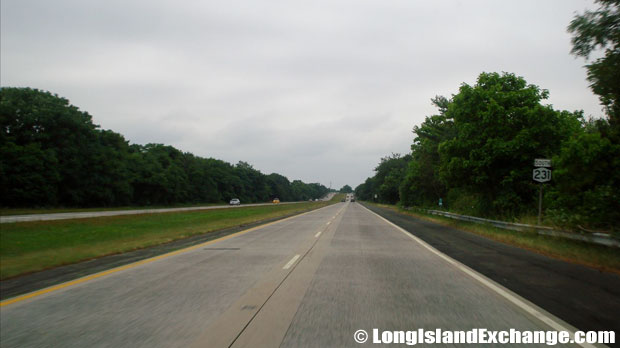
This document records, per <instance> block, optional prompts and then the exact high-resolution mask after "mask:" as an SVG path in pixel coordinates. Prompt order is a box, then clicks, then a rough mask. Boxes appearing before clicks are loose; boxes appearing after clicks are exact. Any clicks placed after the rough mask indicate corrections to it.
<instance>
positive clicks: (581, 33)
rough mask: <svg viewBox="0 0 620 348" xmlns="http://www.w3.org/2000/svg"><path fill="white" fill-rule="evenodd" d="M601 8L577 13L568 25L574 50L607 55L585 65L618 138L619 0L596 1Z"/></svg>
mask: <svg viewBox="0 0 620 348" xmlns="http://www.w3.org/2000/svg"><path fill="white" fill-rule="evenodd" d="M596 3H598V4H600V7H599V9H598V10H596V11H586V12H585V13H584V14H582V15H577V16H575V18H574V19H573V20H572V21H571V23H570V25H569V26H568V31H569V32H570V33H572V34H573V38H572V43H573V48H572V51H571V53H573V54H574V55H576V56H581V57H585V58H586V59H588V58H589V56H590V54H592V52H594V51H596V50H604V55H603V56H602V57H600V58H597V59H596V60H594V61H593V62H592V63H590V64H588V65H586V68H587V70H588V81H590V87H591V88H592V91H593V92H594V93H595V94H597V95H598V96H599V99H600V101H601V103H602V104H603V106H604V107H605V110H606V113H607V115H608V116H609V121H610V125H611V127H612V129H613V133H614V138H615V141H616V142H618V138H619V137H620V130H619V128H620V120H619V118H620V1H618V0H596Z"/></svg>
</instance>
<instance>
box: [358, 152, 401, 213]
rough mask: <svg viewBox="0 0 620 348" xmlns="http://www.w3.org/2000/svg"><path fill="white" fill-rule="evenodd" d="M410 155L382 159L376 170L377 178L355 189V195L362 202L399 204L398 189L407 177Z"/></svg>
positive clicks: (396, 155) (370, 179) (397, 155)
mask: <svg viewBox="0 0 620 348" xmlns="http://www.w3.org/2000/svg"><path fill="white" fill-rule="evenodd" d="M410 160H411V156H410V155H405V156H401V155H400V154H392V155H391V156H386V157H384V158H382V159H381V162H380V163H379V165H377V167H376V168H375V172H376V174H375V176H374V177H373V178H368V179H367V180H366V182H365V183H363V184H361V185H359V186H358V187H356V188H355V195H356V196H357V197H358V198H359V199H362V200H374V199H375V198H374V197H375V195H377V200H378V201H379V202H383V203H391V204H394V203H396V202H398V200H399V195H398V189H399V186H400V185H401V182H402V180H403V178H404V176H405V170H406V168H407V163H408V162H409V161H410Z"/></svg>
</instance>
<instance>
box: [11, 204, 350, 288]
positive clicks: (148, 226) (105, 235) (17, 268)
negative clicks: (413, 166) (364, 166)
mask: <svg viewBox="0 0 620 348" xmlns="http://www.w3.org/2000/svg"><path fill="white" fill-rule="evenodd" d="M339 201H340V198H339V196H338V197H334V198H333V199H332V200H331V201H329V202H306V203H299V204H285V205H277V204H274V205H267V206H258V207H243V206H241V207H239V208H234V209H213V210H203V211H192V212H175V213H159V214H143V215H125V216H111V217H101V218H89V219H75V220H57V221H36V222H20V223H11V224H2V225H0V228H1V229H2V233H0V280H4V279H7V278H11V277H15V276H18V275H21V274H26V273H31V272H35V271H40V270H43V269H48V268H53V267H57V266H61V265H67V264H71V263H76V262H80V261H84V260H88V259H93V258H97V257H101V256H105V255H111V254H117V253H122V252H127V251H131V250H136V249H141V248H146V247H150V246H154V245H158V244H163V243H167V242H171V241H174V240H178V239H182V238H187V237H190V236H194V235H198V234H204V233H209V232H213V231H217V230H221V229H224V228H229V227H235V226H241V225H246V224H250V223H255V222H259V221H263V220H268V219H274V218H280V217H283V216H287V215H294V214H299V213H302V212H306V211H310V210H314V209H317V208H321V207H324V206H327V205H329V204H333V203H336V202H339Z"/></svg>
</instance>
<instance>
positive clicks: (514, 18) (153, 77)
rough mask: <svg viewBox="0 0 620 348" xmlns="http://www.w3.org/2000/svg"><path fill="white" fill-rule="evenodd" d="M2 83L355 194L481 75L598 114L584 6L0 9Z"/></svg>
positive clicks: (24, 0) (143, 139) (193, 148)
mask: <svg viewBox="0 0 620 348" xmlns="http://www.w3.org/2000/svg"><path fill="white" fill-rule="evenodd" d="M0 6H1V7H2V8H1V10H2V11H1V16H2V18H1V24H0V25H1V35H2V40H1V42H0V45H1V47H0V48H1V50H0V51H1V52H0V54H1V57H0V58H1V64H0V73H1V75H0V76H1V81H0V82H1V84H2V85H3V86H30V87H35V88H40V89H46V90H50V91H52V92H54V93H58V94H59V95H62V96H64V97H67V98H68V99H70V100H71V102H72V103H73V104H75V105H77V106H79V107H81V108H82V109H83V110H86V111H88V112H89V113H91V114H92V115H93V117H94V120H95V123H97V124H100V125H101V126H102V127H103V128H109V129H113V130H115V131H117V132H120V133H122V134H124V135H125V136H126V137H127V138H128V139H129V140H130V141H132V142H136V143H149V142H159V143H166V144H170V145H173V146H175V147H178V148H179V149H181V150H183V151H189V152H192V153H195V154H197V155H200V156H205V157H215V158H221V159H224V160H227V161H231V162H237V161H239V160H243V161H247V162H250V163H252V164H253V165H254V166H255V167H256V168H258V169H260V170H261V171H263V172H265V173H270V172H279V173H281V174H284V175H286V176H288V177H289V179H291V180H293V179H298V178H299V179H302V180H304V181H310V182H315V181H319V182H321V183H323V184H325V185H328V184H329V183H330V182H332V186H333V187H341V186H342V185H344V184H349V185H352V186H356V185H357V184H359V183H361V182H362V181H363V180H364V179H365V178H366V177H367V176H370V175H372V169H373V168H374V167H375V166H376V164H377V162H378V161H379V159H380V158H381V157H382V156H385V155H387V154H390V153H391V152H399V153H406V152H408V151H409V146H410V144H411V141H412V134H411V129H412V128H413V126H414V125H416V124H419V123H420V122H422V121H423V120H424V117H425V116H428V115H431V114H433V113H435V112H436V110H434V109H433V107H432V105H431V103H430V98H432V97H433V96H435V95H447V96H450V95H451V94H453V93H456V92H457V91H458V87H459V85H460V84H461V83H463V82H466V83H469V84H473V83H475V79H476V77H477V75H478V74H479V73H481V72H483V71H508V72H514V73H516V74H518V75H521V76H524V77H525V78H526V79H527V80H528V82H530V83H534V84H537V85H539V86H540V87H541V88H546V89H549V90H550V92H551V98H550V100H549V101H548V102H549V103H550V104H553V105H554V107H556V108H559V109H568V110H575V109H583V110H585V112H586V114H587V115H593V116H600V115H601V113H600V107H599V106H598V101H597V99H596V97H595V96H593V95H592V93H591V92H590V91H589V90H588V88H587V82H586V81H585V70H584V69H583V68H582V65H583V64H584V62H583V61H582V60H580V59H575V58H573V57H572V56H570V55H569V51H570V36H569V35H568V34H567V33H566V26H567V25H568V23H569V22H570V20H571V19H572V17H573V15H574V13H575V12H582V11H583V10H584V9H585V8H594V7H595V6H594V5H593V4H592V1H583V0H571V1H568V0H550V1H544V2H541V1H534V0H526V1H516V0H515V1H502V2H498V1H490V0H486V1H483V0H479V1H456V0H453V1H448V0H446V1H433V2H422V1H409V0H407V1H405V0H399V1H397V0H395V1H389V2H385V1H384V2H378V1H370V0H363V1H359V0H356V1H353V0H338V1H325V0H322V1H260V2H256V1H200V2H175V1H105V2H84V1H77V0H74V1H67V0H62V1H61V0H59V1H54V2H49V1H43V0H4V1H2V2H1V5H0Z"/></svg>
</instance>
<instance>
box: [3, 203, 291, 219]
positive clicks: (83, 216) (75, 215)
mask: <svg viewBox="0 0 620 348" xmlns="http://www.w3.org/2000/svg"><path fill="white" fill-rule="evenodd" d="M294 203H302V202H281V203H280V204H294ZM261 205H273V203H251V204H243V205H207V206H200V207H184V208H157V209H132V210H109V211H85V212H73V213H53V214H27V215H6V216H0V223H2V224H5V223H15V222H27V221H52V220H69V219H88V218H94V217H105V216H120V215H139V214H160V213H173V212H182V211H196V210H210V209H232V208H239V207H257V206H261Z"/></svg>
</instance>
